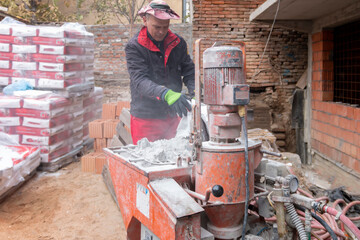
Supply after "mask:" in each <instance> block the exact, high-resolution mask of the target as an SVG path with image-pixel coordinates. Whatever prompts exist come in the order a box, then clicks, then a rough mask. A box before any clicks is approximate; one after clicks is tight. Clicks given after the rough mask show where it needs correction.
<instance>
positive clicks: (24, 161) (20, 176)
mask: <svg viewBox="0 0 360 240" xmlns="http://www.w3.org/2000/svg"><path fill="white" fill-rule="evenodd" d="M0 152H1V154H0V199H1V198H2V197H3V196H5V195H6V193H8V192H9V191H10V190H11V188H12V187H14V186H16V185H18V184H20V183H22V182H23V181H24V180H25V178H26V177H27V176H29V175H30V174H31V173H33V172H34V171H35V169H36V168H37V167H38V166H39V164H40V150H39V149H38V148H37V147H33V146H21V145H19V144H18V143H16V141H14V140H13V139H11V138H9V137H8V136H7V135H6V134H4V133H1V132H0Z"/></svg>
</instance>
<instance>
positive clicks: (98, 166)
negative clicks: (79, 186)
mask: <svg viewBox="0 0 360 240" xmlns="http://www.w3.org/2000/svg"><path fill="white" fill-rule="evenodd" d="M105 164H107V158H106V155H105V154H104V153H100V154H99V155H97V156H96V157H95V173H96V174H101V172H102V170H103V167H104V165H105Z"/></svg>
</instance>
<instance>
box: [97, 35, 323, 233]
mask: <svg viewBox="0 0 360 240" xmlns="http://www.w3.org/2000/svg"><path fill="white" fill-rule="evenodd" d="M200 42H201V40H197V41H196V44H195V47H196V50H195V66H196V69H195V89H196V90H195V105H194V106H193V111H192V113H193V114H192V116H193V117H192V127H191V134H189V135H190V137H188V139H187V140H185V141H186V143H187V144H189V146H191V155H190V156H188V157H182V156H181V154H178V153H175V155H174V157H173V159H168V158H166V157H164V155H165V154H166V153H168V152H171V151H172V150H171V149H169V148H167V147H166V146H165V145H164V147H163V148H166V149H163V152H162V154H163V156H162V157H160V156H157V157H155V160H149V159H148V158H149V156H148V155H146V154H140V152H141V151H140V150H139V147H142V149H144V148H146V147H147V146H148V147H150V148H152V149H154V148H158V146H154V145H151V144H152V143H149V142H146V141H145V142H143V141H139V142H138V146H135V145H128V146H124V147H120V148H105V149H104V151H105V153H106V154H107V157H108V164H109V170H110V174H111V178H112V181H113V184H114V188H115V193H116V196H117V200H118V204H119V207H120V210H121V214H122V217H123V220H124V224H125V227H126V230H127V239H130V240H139V239H141V240H159V239H161V240H172V239H186V240H200V239H202V240H205V239H206V240H210V239H240V238H241V237H243V238H242V239H245V237H244V236H246V234H248V233H249V225H250V226H251V223H250V222H249V218H248V217H249V216H248V213H249V211H253V212H256V214H255V215H256V217H255V220H254V219H252V220H251V221H252V222H257V223H259V224H260V226H261V227H262V228H264V227H266V226H268V225H267V223H266V222H265V221H264V218H265V217H271V214H272V215H274V214H275V213H274V211H272V210H273V208H272V207H271V206H270V205H269V203H268V202H267V201H266V198H267V197H268V194H269V188H270V189H275V191H276V190H277V192H276V193H275V194H274V197H273V198H274V202H275V208H277V211H276V216H277V221H275V224H274V225H275V226H276V230H277V231H274V232H276V234H275V235H276V236H278V237H279V238H280V239H286V237H287V236H288V235H289V229H288V228H287V227H286V224H285V210H284V209H285V207H284V206H285V205H286V204H292V202H294V201H297V202H298V203H299V204H301V205H302V206H304V205H305V206H307V208H310V209H311V208H313V207H315V205H316V207H318V208H319V209H320V208H321V206H320V204H318V203H317V202H314V201H312V200H311V199H308V198H304V197H302V196H300V197H298V199H300V200H297V198H290V194H292V193H294V191H296V189H297V185H298V181H297V179H296V177H294V176H292V175H289V176H287V173H286V174H285V176H278V173H279V172H280V171H277V170H275V171H269V168H270V169H271V167H270V165H271V164H269V162H266V163H264V164H262V165H263V166H259V167H258V165H259V164H260V162H262V161H261V159H262V157H263V153H264V150H263V149H262V148H261V145H262V143H261V142H255V141H251V140H248V138H247V129H246V105H247V104H248V103H249V85H247V84H246V83H245V79H246V78H245V45H244V44H243V43H237V46H236V47H234V46H226V45H223V46H212V47H211V48H208V49H206V50H205V51H204V53H203V104H205V106H206V107H207V112H208V114H207V117H208V124H207V126H208V127H206V126H205V125H206V124H204V122H203V121H202V118H201V106H202V105H201V104H202V103H201V97H202V96H201V87H200V85H201V81H200V69H199V65H200V64H199V63H200V57H199V56H200ZM204 133H208V134H204ZM205 135H208V136H207V137H204V136H205ZM207 138H208V139H207ZM161 141H170V140H161ZM157 142H158V141H157ZM155 143H156V142H155ZM144 145H146V146H144ZM175 145H177V147H179V145H181V144H177V143H176V144H175ZM145 151H146V150H145ZM179 151H180V152H181V148H180V150H179ZM267 153H268V152H267ZM170 158H171V157H170ZM255 168H261V169H262V170H261V169H260V172H257V173H255V172H254V169H255ZM267 168H268V170H266V169H267ZM272 169H273V168H272ZM267 172H270V174H267ZM274 172H275V173H274ZM269 175H272V176H269ZM280 175H281V174H280ZM282 175H284V173H283V174H282ZM259 177H260V178H261V179H263V180H257V179H258V178H259ZM264 179H265V180H264ZM256 182H257V183H256ZM269 182H272V185H270V184H268V183H269ZM292 195H294V194H292ZM295 195H296V194H295ZM264 198H265V201H264ZM294 199H295V200H294ZM261 200H263V201H262V202H261ZM251 201H253V202H255V204H254V205H258V206H257V207H255V208H256V209H250V207H249V203H250V202H251ZM257 203H258V204H257ZM293 211H295V210H293ZM293 211H290V213H291V214H293V215H294V212H293ZM295 214H296V213H295ZM266 215H269V216H266ZM293 222H294V223H295V224H294V225H300V224H302V223H301V222H300V223H299V222H298V219H297V218H294V220H293ZM272 226H273V225H272ZM246 227H247V228H246ZM251 228H252V227H250V230H251ZM295 228H296V229H297V228H298V226H293V229H295ZM303 228H304V227H303V226H302V228H299V229H300V230H299V235H300V237H301V239H304V236H303V235H304V233H305V230H304V229H303ZM272 238H273V236H272ZM305 238H306V239H308V238H307V236H306V235H305Z"/></svg>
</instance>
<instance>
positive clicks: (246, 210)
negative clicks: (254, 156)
mask: <svg viewBox="0 0 360 240" xmlns="http://www.w3.org/2000/svg"><path fill="white" fill-rule="evenodd" d="M241 123H242V126H243V134H244V138H245V163H246V171H245V185H246V200H245V215H244V221H243V229H242V234H241V238H242V239H245V229H246V223H247V218H248V204H249V198H250V190H249V152H248V137H247V130H246V122H245V117H242V118H241Z"/></svg>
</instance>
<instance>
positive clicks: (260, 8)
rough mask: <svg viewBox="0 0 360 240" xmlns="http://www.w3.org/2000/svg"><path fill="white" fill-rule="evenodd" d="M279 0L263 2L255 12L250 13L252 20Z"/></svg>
mask: <svg viewBox="0 0 360 240" xmlns="http://www.w3.org/2000/svg"><path fill="white" fill-rule="evenodd" d="M277 1H278V0H267V1H265V2H264V3H263V4H261V5H260V6H259V7H258V8H257V9H255V11H254V12H252V13H251V14H250V22H252V21H254V20H255V19H256V18H257V17H258V16H260V15H261V14H262V13H264V12H265V11H266V10H267V9H268V8H270V7H272V6H273V5H275V4H276V3H277Z"/></svg>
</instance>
